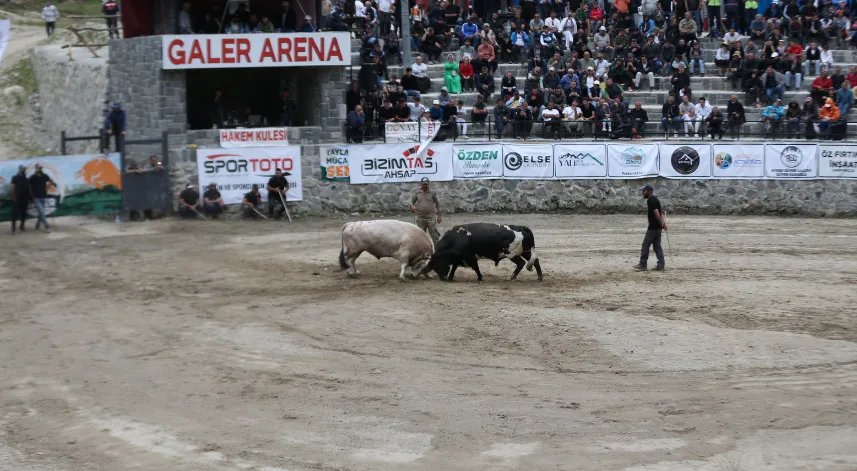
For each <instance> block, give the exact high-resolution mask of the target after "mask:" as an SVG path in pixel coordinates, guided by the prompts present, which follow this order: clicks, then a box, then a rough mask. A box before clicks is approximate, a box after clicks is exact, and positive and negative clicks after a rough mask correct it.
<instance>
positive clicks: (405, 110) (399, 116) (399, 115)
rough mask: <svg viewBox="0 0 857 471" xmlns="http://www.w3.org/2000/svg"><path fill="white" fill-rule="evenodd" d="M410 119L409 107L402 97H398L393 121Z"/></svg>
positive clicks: (398, 121) (402, 121)
mask: <svg viewBox="0 0 857 471" xmlns="http://www.w3.org/2000/svg"><path fill="white" fill-rule="evenodd" d="M410 120H411V107H410V105H409V104H408V102H407V101H406V100H405V98H404V97H402V98H399V104H398V106H396V117H395V119H394V120H393V121H395V122H397V123H406V122H408V121H410Z"/></svg>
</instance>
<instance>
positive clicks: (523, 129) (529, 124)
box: [510, 106, 538, 139]
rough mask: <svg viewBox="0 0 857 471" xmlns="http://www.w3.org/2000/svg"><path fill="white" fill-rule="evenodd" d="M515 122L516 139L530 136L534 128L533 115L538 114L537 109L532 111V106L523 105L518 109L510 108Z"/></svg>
mask: <svg viewBox="0 0 857 471" xmlns="http://www.w3.org/2000/svg"><path fill="white" fill-rule="evenodd" d="M510 111H511V114H512V118H513V119H514V123H513V129H512V131H513V133H514V135H515V138H516V139H527V138H528V137H529V136H530V131H532V129H533V119H534V118H533V117H534V116H538V115H537V114H536V111H531V109H530V108H528V107H526V106H522V107H520V108H518V109H514V110H510Z"/></svg>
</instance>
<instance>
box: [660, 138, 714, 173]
mask: <svg viewBox="0 0 857 471" xmlns="http://www.w3.org/2000/svg"><path fill="white" fill-rule="evenodd" d="M660 146H661V148H660V159H661V164H660V175H661V176H663V177H667V178H709V177H710V176H711V144H692V143H686V144H684V143H682V144H661V145H660Z"/></svg>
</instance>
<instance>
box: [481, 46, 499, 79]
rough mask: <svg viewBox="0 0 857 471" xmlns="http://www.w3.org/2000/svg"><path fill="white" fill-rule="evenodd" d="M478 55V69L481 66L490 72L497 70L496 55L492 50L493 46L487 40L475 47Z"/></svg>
mask: <svg viewBox="0 0 857 471" xmlns="http://www.w3.org/2000/svg"><path fill="white" fill-rule="evenodd" d="M477 54H478V55H479V70H482V67H488V71H489V72H491V73H492V74H494V73H496V72H497V56H496V54H495V51H494V46H493V45H491V43H489V42H488V41H485V42H484V43H482V44H481V45H480V46H479V49H477Z"/></svg>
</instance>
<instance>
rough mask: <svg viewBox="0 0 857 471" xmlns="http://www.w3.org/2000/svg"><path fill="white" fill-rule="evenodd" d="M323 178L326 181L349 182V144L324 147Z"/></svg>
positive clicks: (321, 150)
mask: <svg viewBox="0 0 857 471" xmlns="http://www.w3.org/2000/svg"><path fill="white" fill-rule="evenodd" d="M319 154H320V157H321V179H322V180H324V181H336V182H347V181H348V180H349V178H348V171H349V167H348V146H329V147H322V148H321V149H320V151H319Z"/></svg>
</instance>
